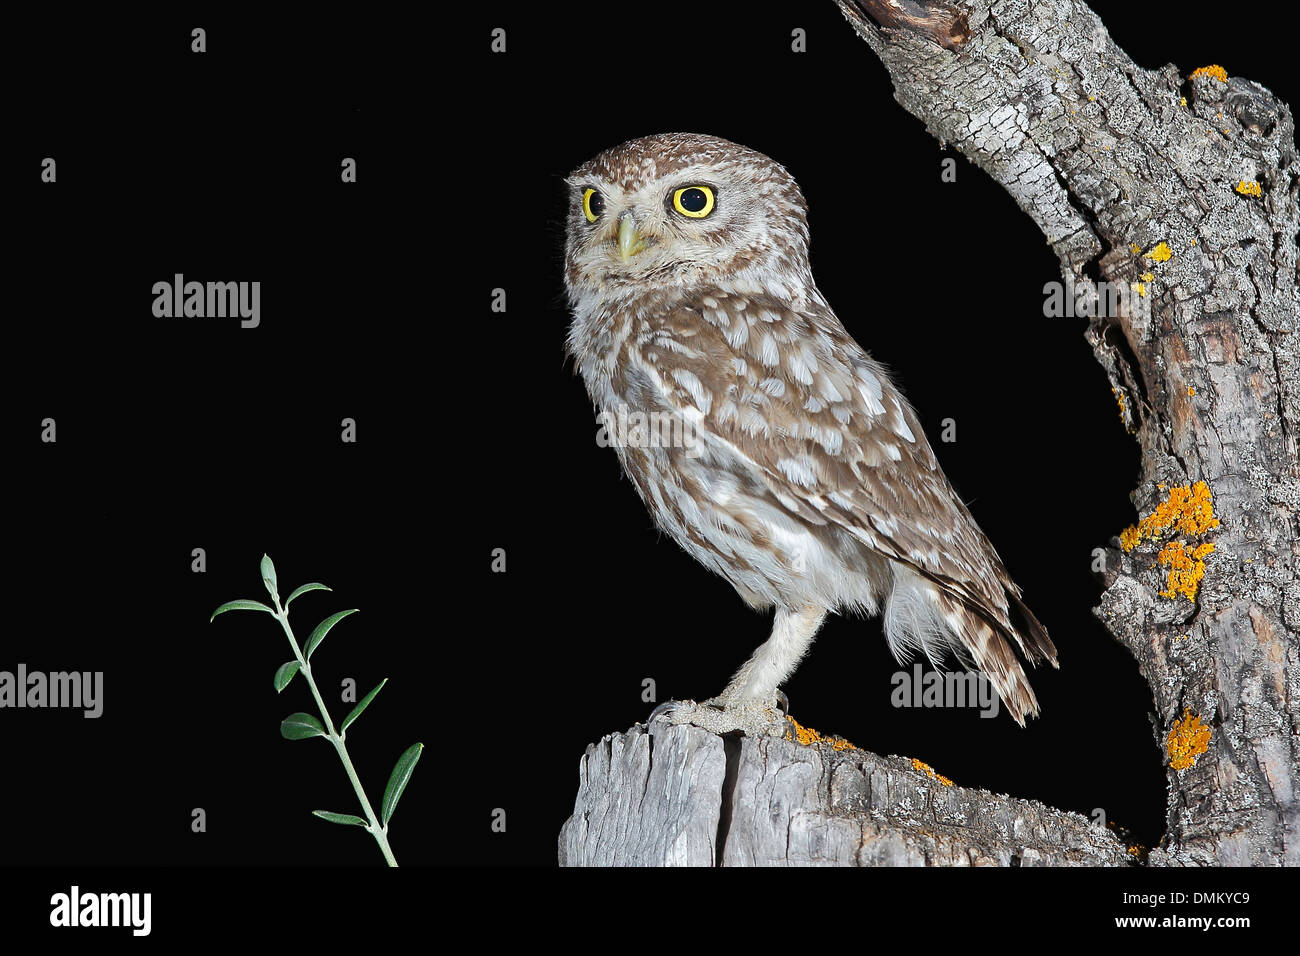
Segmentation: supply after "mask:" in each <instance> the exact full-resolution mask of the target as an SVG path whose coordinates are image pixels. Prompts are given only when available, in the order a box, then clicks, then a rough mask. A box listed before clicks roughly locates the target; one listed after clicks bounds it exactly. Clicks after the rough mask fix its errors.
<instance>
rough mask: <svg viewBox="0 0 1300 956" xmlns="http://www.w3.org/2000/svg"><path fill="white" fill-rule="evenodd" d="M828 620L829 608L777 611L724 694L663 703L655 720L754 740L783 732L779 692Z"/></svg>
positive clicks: (658, 708)
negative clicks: (763, 637)
mask: <svg viewBox="0 0 1300 956" xmlns="http://www.w3.org/2000/svg"><path fill="white" fill-rule="evenodd" d="M824 620H826V610H825V608H820V607H803V608H797V609H788V608H778V609H777V612H776V619H775V621H774V622H773V624H772V636H771V637H769V638H768V639H767V640H766V641H765V642H764V643H763V644H762V645H761V646H760V647H759V648H758V650H756V651H755V652H754V655H753V656H752V657H751V658H750V659H749V660H747V661H746V662H745V663H744V665H743V666H742V667H741V668H740V670H738V671H737V672H736V676H735V677H733V678H732V679H731V683H730V684H728V685H727V689H726V690H724V691H723V692H722V693H721V694H719V695H718V696H717V697H714V698H713V699H712V700H706V701H704V703H702V704H696V703H694V702H692V701H681V702H676V701H674V702H673V703H671V704H664V705H660V706H659V707H657V708H655V712H654V715H653V716H652V717H651V720H653V719H654V717H657V716H659V715H660V714H662V715H664V716H665V717H666V719H667V720H669V721H670V722H671V723H674V724H695V725H696V726H697V727H703V728H704V729H705V730H710V731H712V732H713V733H715V734H724V733H728V732H730V731H733V730H739V731H741V732H743V733H745V734H749V735H752V736H758V735H762V734H773V735H776V736H780V735H782V734H784V733H785V729H786V722H785V717H784V715H783V714H781V712H780V711H778V710H777V707H776V704H777V703H778V694H780V691H779V689H778V688H779V687H780V685H781V683H782V682H783V681H785V679H786V678H788V677H789V676H790V675H791V674H792V673H794V669H795V668H796V667H798V666H799V661H800V660H802V659H803V656H804V654H805V653H807V651H808V647H809V646H810V645H811V644H812V642H813V638H814V637H815V636H816V635H817V630H818V628H820V627H821V626H822V622H823V621H824ZM781 696H784V695H781Z"/></svg>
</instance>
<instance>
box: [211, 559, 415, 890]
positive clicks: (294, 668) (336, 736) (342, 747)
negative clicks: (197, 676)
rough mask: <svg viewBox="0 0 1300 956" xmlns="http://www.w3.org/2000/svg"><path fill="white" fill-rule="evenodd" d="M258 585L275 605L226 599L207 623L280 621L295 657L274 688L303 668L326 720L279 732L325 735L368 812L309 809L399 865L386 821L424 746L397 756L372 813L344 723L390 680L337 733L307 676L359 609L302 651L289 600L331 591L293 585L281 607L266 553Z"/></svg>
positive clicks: (287, 725)
mask: <svg viewBox="0 0 1300 956" xmlns="http://www.w3.org/2000/svg"><path fill="white" fill-rule="evenodd" d="M262 583H263V584H265V585H266V591H267V593H268V594H270V595H271V601H272V602H273V603H274V604H275V607H274V608H272V607H268V606H267V605H265V604H263V603H262V602H261V601H252V600H249V599H246V598H241V599H240V600H237V601H227V602H226V603H225V604H223V605H221V607H219V608H217V609H216V610H215V611H213V612H212V617H211V618H209V623H211V622H212V621H213V620H215V619H216V616H217V615H218V614H221V613H223V612H225V611H265V612H266V613H268V614H270V615H271V616H272V617H274V618H275V619H276V620H277V621H279V622H280V626H281V627H282V628H283V629H284V634H285V637H287V638H288V639H289V646H290V647H292V648H293V658H294V659H293V660H291V661H285V662H284V663H283V664H281V665H280V667H279V668H278V669H277V670H276V672H275V680H274V684H275V691H276V693H277V694H278V693H280V692H281V691H283V690H284V689H285V688H286V687H288V686H289V682H290V681H292V680H293V679H294V677H295V676H296V675H297V674H298V673H299V672H301V673H302V676H303V677H304V678H305V679H306V681H307V686H308V687H310V688H311V695H312V697H314V698H315V699H316V706H317V708H319V710H320V715H321V717H322V718H323V719H324V724H322V723H321V721H319V720H317V719H316V718H315V717H313V716H312V715H311V714H305V713H297V714H290V715H289V716H288V717H286V718H285V719H284V720H283V721H281V722H280V735H281V736H282V737H284V738H285V739H286V740H306V739H307V738H309V737H325V738H326V739H328V740H329V742H330V743H331V744H333V745H334V750H335V751H336V752H337V753H338V755H339V759H340V760H341V761H342V762H343V769H344V770H345V771H346V772H347V775H348V780H350V781H352V789H353V790H355V791H356V794H357V799H358V800H360V801H361V808H362V810H364V811H365V814H366V815H365V818H364V819H363V818H361V817H359V816H356V815H355V814H351V813H334V812H332V811H329V810H313V811H312V813H313V814H314V815H316V816H318V817H320V818H321V819H322V820H328V821H329V822H330V823H341V824H348V825H351V826H359V827H362V828H364V829H365V830H366V831H367V832H368V833H369V834H370V835H371V836H373V837H374V838H375V842H376V843H378V844H379V850H380V852H381V853H383V854H384V859H385V860H386V861H387V862H388V865H389V866H397V858H396V857H395V856H394V855H393V850H392V848H391V847H390V846H389V845H388V821H389V820H391V819H392V817H393V813H394V811H396V810H397V801H398V800H400V799H401V797H402V792H403V791H404V790H405V789H406V784H407V783H408V782H409V781H410V779H411V774H412V772H414V770H415V764H416V762H417V761H418V760H419V759H420V752H421V751H422V750H423V749H424V744H421V743H416V744H412V745H411V746H410V747H408V748H407V749H406V751H405V752H404V753H403V754H402V756H400V757H399V758H397V765H396V766H394V767H393V772H392V773H391V774H389V777H388V786H387V787H385V788H384V800H383V803H382V804H380V815H379V816H378V817H376V816H375V811H374V809H373V808H372V807H371V805H370V800H369V798H367V797H366V791H365V789H364V788H363V787H362V786H361V779H360V778H359V777H358V776H357V771H356V768H355V767H353V766H352V758H351V757H349V756H348V748H347V744H345V743H344V741H345V740H346V739H347V733H348V727H350V726H351V725H352V723H353V722H354V721H355V720H356V719H357V718H358V717H360V716H361V713H362V711H364V710H365V709H366V708H367V707H369V706H370V702H371V701H373V700H374V699H375V695H377V694H378V693H379V692H380V691H381V690H382V689H383V687H384V685H385V684H387V683H388V678H387V677H385V678H384V679H383V680H382V681H380V682H379V684H378V685H376V687H375V688H374V690H372V691H371V692H370V693H368V694H366V696H365V697H363V698H362V699H361V701H360V703H358V704H357V705H356V706H355V707H353V708H352V712H351V713H349V714H348V715H347V717H345V718H344V719H343V723H342V724H341V725H340V726H339V729H338V731H337V732H336V731H335V730H334V722H333V721H332V720H331V719H330V713H329V708H327V707H326V706H325V699H324V698H323V697H321V694H320V690H319V689H318V688H317V687H316V681H315V680H314V679H312V676H311V656H312V654H314V653H315V652H316V649H317V648H318V647H320V644H321V641H323V640H324V639H325V635H326V634H328V633H329V632H330V630H331V629H332V628H333V627H334V625H335V624H337V623H338V622H339V621H341V620H343V618H345V617H347V616H348V615H349V614H355V613H357V609H356V608H351V609H350V610H347V611H339V612H338V613H337V614H331V615H330V616H329V617H327V618H325V620H323V621H321V622H320V623H319V624H317V625H316V629H315V630H313V631H312V632H311V636H310V637H308V638H307V649H306V651H305V652H304V651H303V649H302V647H301V646H300V645H299V644H298V640H297V638H295V637H294V635H293V628H291V627H290V626H289V605H290V604H292V603H293V599H294V598H296V597H298V596H299V595H301V594H305V593H306V592H308V591H328V590H330V589H329V588H327V587H326V586H325V585H323V584H316V583H312V584H304V585H303V586H302V587H299V588H295V589H294V590H293V593H291V594H290V595H289V597H288V598H287V599H286V600H285V602H284V605H283V606H281V604H280V594H279V590H278V585H277V583H276V578H275V565H274V564H272V563H271V559H270V557H268V556H267V555H265V554H264V555H262Z"/></svg>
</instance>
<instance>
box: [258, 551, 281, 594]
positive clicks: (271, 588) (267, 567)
mask: <svg viewBox="0 0 1300 956" xmlns="http://www.w3.org/2000/svg"><path fill="white" fill-rule="evenodd" d="M262 583H263V584H265V585H266V593H267V594H269V595H271V600H273V601H274V600H275V596H276V594H277V593H278V592H277V591H276V581H275V565H274V564H272V563H271V557H270V555H266V554H264V555H262Z"/></svg>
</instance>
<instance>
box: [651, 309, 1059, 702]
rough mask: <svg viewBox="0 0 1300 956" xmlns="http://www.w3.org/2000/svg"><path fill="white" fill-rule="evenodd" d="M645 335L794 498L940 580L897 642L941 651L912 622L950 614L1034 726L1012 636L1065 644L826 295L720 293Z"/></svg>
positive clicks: (663, 372) (1032, 648) (700, 404)
mask: <svg viewBox="0 0 1300 956" xmlns="http://www.w3.org/2000/svg"><path fill="white" fill-rule="evenodd" d="M640 344H641V349H642V355H643V356H645V357H647V359H648V360H650V361H651V364H653V365H656V366H657V367H658V370H659V375H660V380H661V381H664V382H668V383H676V386H677V388H676V391H675V393H674V395H675V398H676V400H677V401H678V402H680V403H681V404H682V405H684V406H685V405H693V406H694V407H695V408H697V409H698V410H699V412H700V413H702V422H703V424H704V425H705V427H707V428H708V430H709V431H710V432H711V433H712V435H714V436H715V437H717V438H720V439H723V440H725V441H727V442H729V443H731V444H732V445H733V446H734V447H735V448H736V449H737V451H738V452H739V453H740V454H742V455H743V456H744V457H746V458H748V459H749V460H750V461H752V462H753V463H754V465H755V466H756V467H757V468H758V470H759V471H760V472H761V474H762V476H763V479H764V480H765V482H766V483H767V485H768V488H769V489H770V491H771V493H772V494H773V496H775V498H776V499H777V500H778V501H780V502H781V504H782V505H783V506H784V507H786V508H787V509H789V510H790V511H792V512H794V513H796V514H798V515H799V516H800V517H802V518H803V519H804V520H806V521H810V522H813V523H816V524H820V523H823V522H833V523H835V524H837V525H839V526H841V527H843V528H845V529H847V530H848V531H849V532H850V533H852V534H853V536H854V537H856V538H858V539H859V540H860V541H862V542H863V543H864V544H866V545H867V546H869V547H870V548H872V549H874V550H875V551H877V552H879V553H881V554H884V555H885V556H887V557H889V558H891V559H893V560H894V561H896V562H898V563H900V564H902V565H905V566H906V567H908V568H911V569H912V570H913V571H914V572H915V573H916V575H917V577H918V578H919V579H921V581H920V582H918V583H921V582H929V587H928V589H927V588H922V589H921V590H922V591H923V592H924V596H925V597H926V598H928V599H929V601H930V603H932V604H933V605H934V607H932V608H929V609H926V610H925V614H921V615H920V618H919V619H917V620H913V621H908V620H903V621H902V622H901V623H900V628H901V630H900V631H899V633H898V635H897V636H898V641H897V643H896V642H895V635H894V634H890V641H891V646H894V647H895V651H896V653H897V652H898V651H899V650H900V648H901V649H905V648H906V646H907V645H908V644H912V645H914V646H918V647H922V648H923V649H925V650H926V652H927V653H929V650H930V648H929V646H927V645H926V643H925V641H924V640H923V639H920V638H917V635H916V633H913V634H912V635H911V636H910V637H909V635H908V633H907V632H908V631H909V630H911V631H913V632H917V631H920V632H924V631H926V630H927V629H929V630H933V628H934V626H935V624H936V622H937V623H938V624H940V625H942V624H943V623H944V621H946V622H947V626H948V628H949V630H951V631H952V632H953V633H954V635H955V636H956V637H957V638H958V639H959V642H960V643H958V644H954V645H953V647H954V649H955V650H957V651H958V653H959V656H968V657H972V658H974V661H975V663H976V665H977V666H979V667H980V669H981V670H984V671H985V672H986V673H988V674H989V676H990V678H991V679H993V681H994V683H995V685H996V686H998V689H999V691H1000V692H1002V691H1003V690H1004V689H1006V690H1008V691H1009V692H1010V693H1011V694H1012V696H1016V695H1017V694H1019V695H1021V696H1022V700H1023V704H1022V714H1020V715H1017V712H1016V704H1015V702H1014V701H1013V700H1010V699H1008V694H1007V693H1003V694H1002V696H1003V699H1004V701H1005V702H1006V703H1007V704H1008V705H1009V707H1010V709H1011V710H1012V713H1013V716H1017V719H1018V720H1020V721H1021V722H1022V723H1023V712H1027V713H1034V712H1035V711H1036V710H1037V702H1036V700H1035V699H1034V697H1033V692H1032V690H1029V687H1028V683H1027V682H1026V681H1025V680H1024V678H1023V672H1021V671H1020V668H1019V664H1018V663H1017V662H1016V660H1015V655H1014V654H1012V653H1011V651H1010V648H1009V647H1007V645H1006V642H1005V640H1003V639H1002V638H1009V639H1011V640H1013V641H1015V643H1016V644H1017V645H1018V646H1019V647H1020V649H1021V651H1022V652H1023V653H1024V654H1025V656H1026V657H1028V658H1029V659H1030V660H1032V661H1035V662H1038V661H1041V660H1048V661H1050V662H1051V663H1052V664H1053V665H1055V664H1056V648H1055V647H1054V646H1053V644H1052V642H1051V639H1050V638H1049V637H1048V636H1047V632H1046V630H1045V629H1044V628H1043V626H1042V625H1041V624H1040V623H1039V622H1038V621H1037V619H1036V618H1034V616H1033V614H1031V613H1030V612H1029V610H1028V608H1026V607H1025V606H1024V604H1023V603H1022V602H1021V600H1020V590H1019V588H1018V587H1017V586H1016V585H1015V583H1014V582H1013V581H1012V579H1011V577H1010V575H1009V574H1008V573H1007V570H1006V568H1005V567H1004V566H1003V564H1002V561H1001V559H1000V558H999V557H998V555H997V552H996V551H995V550H994V548H993V546H992V544H990V542H989V541H988V539H987V538H986V537H985V535H984V533H983V532H982V531H981V530H980V529H979V527H978V525H977V524H976V523H975V519H974V518H973V517H972V516H971V514H970V512H969V511H968V510H967V508H966V506H965V505H964V504H963V503H962V501H961V499H960V498H959V497H958V496H957V493H956V492H955V490H954V489H953V488H952V485H951V484H950V483H949V481H948V479H947V477H946V476H945V475H944V473H943V471H942V470H941V469H940V467H939V463H938V460H937V459H936V458H935V455H934V451H933V450H932V449H931V447H930V445H929V443H928V442H927V441H926V438H925V435H924V433H923V432H922V430H921V426H920V423H919V421H918V420H917V417H916V414H915V413H914V412H913V411H912V409H911V408H910V407H909V406H908V404H907V402H906V400H905V399H904V398H903V397H902V395H901V394H899V392H898V391H897V389H895V388H894V386H893V384H892V383H891V382H890V381H889V379H888V377H887V375H886V373H885V371H884V369H883V367H882V366H881V365H879V364H878V363H876V362H875V361H873V360H872V359H871V358H870V357H869V356H868V355H867V354H866V353H865V352H864V351H863V350H862V348H861V347H860V346H858V344H857V343H856V342H854V341H853V339H852V338H851V337H850V336H849V334H848V333H847V332H846V331H845V329H844V327H843V326H842V325H841V324H840V322H839V320H838V319H837V318H836V317H835V315H834V313H833V312H831V310H830V309H829V308H828V307H827V306H825V305H824V304H822V303H821V302H820V301H810V302H808V303H807V305H806V307H804V308H801V309H799V310H794V309H791V308H790V307H788V306H786V305H783V304H782V303H780V302H778V301H777V300H775V299H773V298H770V297H767V296H764V295H738V294H735V293H726V292H724V291H721V290H717V291H713V292H711V293H710V294H707V295H704V296H703V297H695V299H694V301H693V302H692V303H691V304H690V305H682V306H679V307H678V308H676V309H673V310H669V311H667V312H665V313H663V314H661V315H660V316H659V317H657V318H656V319H653V320H651V322H650V324H649V327H648V328H647V329H646V331H645V332H644V333H643V335H642V342H641V343H640ZM912 603H915V602H912ZM906 604H908V602H906V601H900V602H898V605H899V607H900V608H903V607H904V605H906ZM926 614H930V615H931V618H933V620H932V619H931V618H926ZM1013 614H1014V615H1015V618H1016V620H1015V621H1014V622H1013V620H1012V615H1013ZM935 615H937V617H935ZM913 617H916V615H915V614H913ZM889 627H890V621H889V619H888V616H887V619H886V630H887V634H888V633H889ZM963 650H964V651H965V652H967V653H966V654H964V655H963V654H962V653H961V652H962V651H963ZM999 678H1001V680H999ZM1020 685H1022V686H1020Z"/></svg>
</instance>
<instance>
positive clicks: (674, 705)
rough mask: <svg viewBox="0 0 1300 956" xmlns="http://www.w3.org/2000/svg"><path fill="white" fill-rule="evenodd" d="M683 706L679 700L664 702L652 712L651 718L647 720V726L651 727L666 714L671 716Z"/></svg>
mask: <svg viewBox="0 0 1300 956" xmlns="http://www.w3.org/2000/svg"><path fill="white" fill-rule="evenodd" d="M681 706H682V702H681V701H679V700H666V701H664V702H663V703H662V704H660V705H659V706H658V707H656V708H655V709H654V710H652V711H650V716H649V717H647V718H646V722H645V725H646V726H647V727H649V726H650V725H651V724H653V723H654V722H655V721H656V720H658V719H659V718H660V717H663V716H664V715H665V714H671V713H672V712H673V711H674V710H677V709H679V708H680V707H681Z"/></svg>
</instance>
